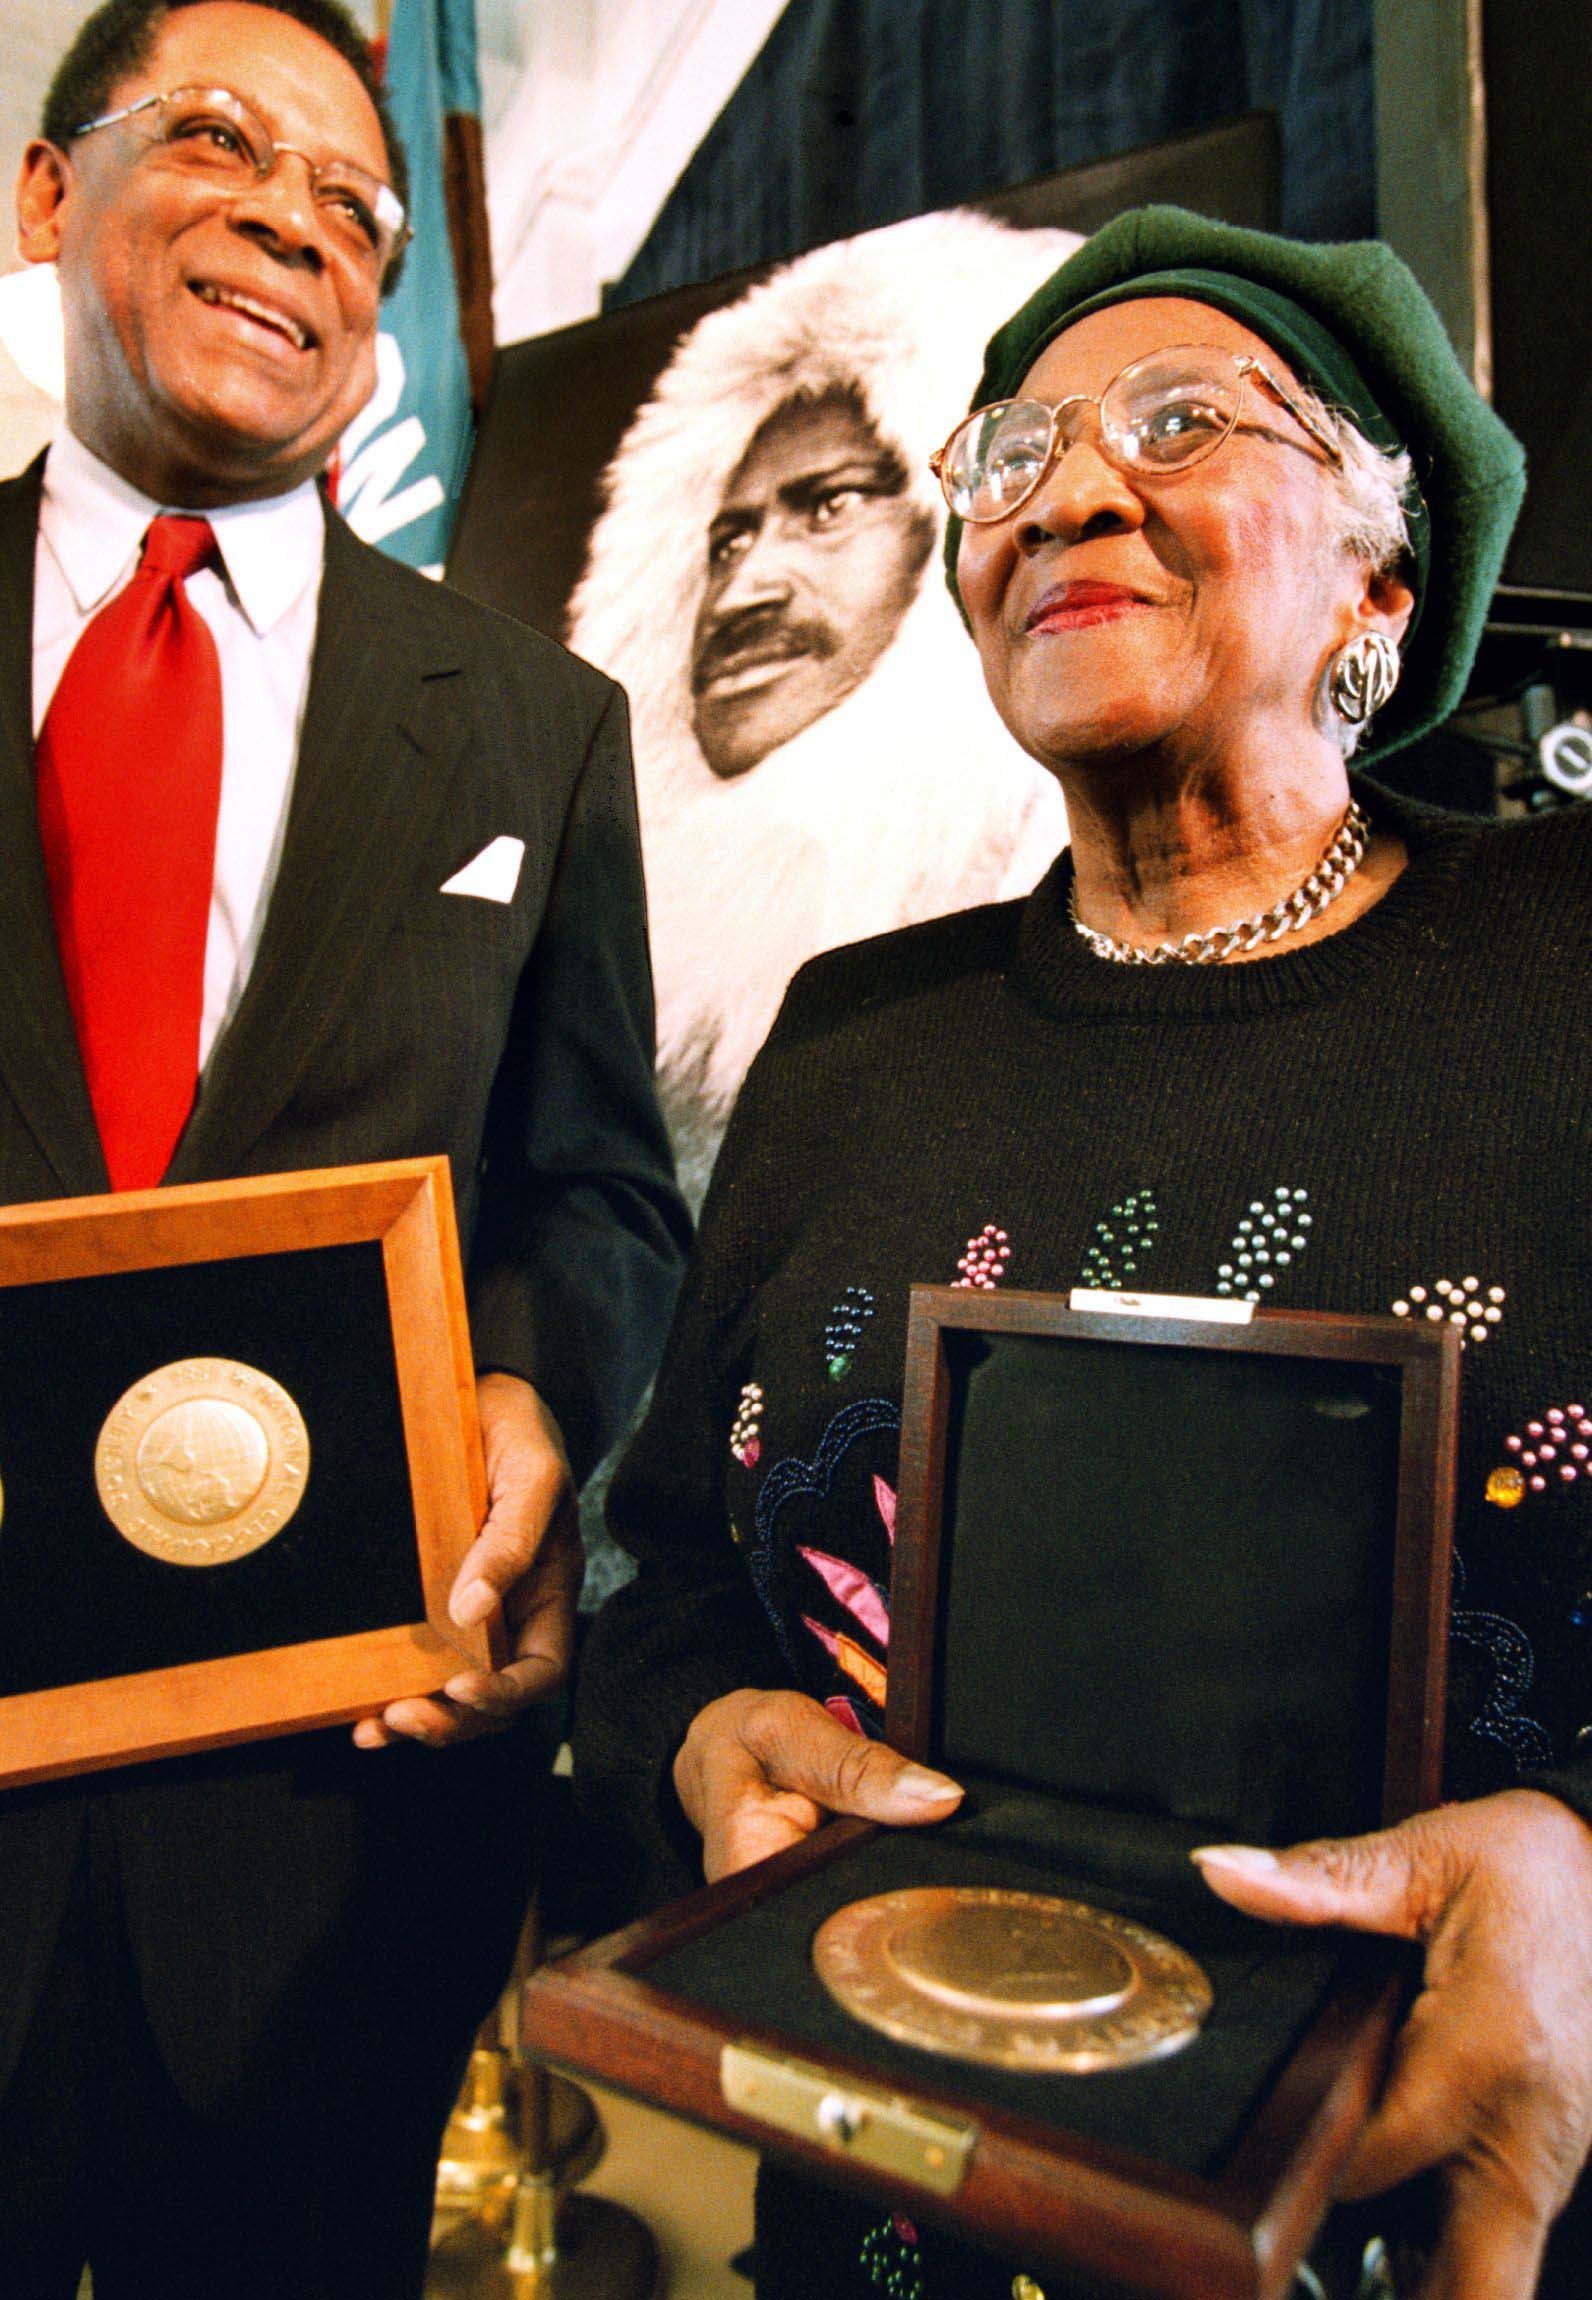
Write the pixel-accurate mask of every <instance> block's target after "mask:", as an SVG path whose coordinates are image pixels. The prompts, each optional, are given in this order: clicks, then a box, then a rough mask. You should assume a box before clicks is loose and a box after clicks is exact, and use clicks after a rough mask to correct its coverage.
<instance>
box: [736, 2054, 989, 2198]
mask: <svg viewBox="0 0 1592 2300" xmlns="http://www.w3.org/2000/svg"><path fill="white" fill-rule="evenodd" d="M719 2084H720V2087H721V2089H722V2091H723V2094H724V2098H725V2100H726V2102H727V2103H728V2105H729V2106H730V2107H731V2108H734V2109H738V2110H739V2111H740V2113H741V2114H742V2115H743V2116H754V2117H756V2118H758V2119H759V2121H760V2122H761V2123H763V2124H771V2125H773V2126H774V2128H775V2130H776V2131H778V2132H788V2133H790V2134H792V2135H793V2136H794V2137H795V2138H796V2139H797V2140H810V2141H815V2142H816V2143H817V2144H818V2146H819V2147H821V2148H827V2149H830V2150H832V2151H833V2152H834V2154H835V2155H837V2156H846V2157H850V2158H851V2159H852V2161H853V2162H854V2163H857V2164H866V2165H869V2166H871V2167H872V2168H873V2170H874V2171H876V2172H890V2173H894V2174H895V2176H896V2177H897V2179H900V2180H910V2181H912V2182H913V2183H914V2185H915V2186H917V2187H919V2188H927V2189H929V2190H930V2191H931V2192H932V2193H933V2194H934V2195H936V2196H950V2195H952V2194H953V2193H954V2192H955V2190H956V2189H957V2188H959V2187H960V2186H961V2182H962V2175H963V2173H964V2172H965V2171H966V2170H967V2160H968V2158H969V2156H970V2155H971V2154H972V2152H973V2143H974V2141H975V2140H976V2139H977V2138H978V2127H977V2126H976V2125H973V2124H965V2123H963V2122H962V2121H961V2120H960V2119H959V2118H956V2117H950V2116H940V2115H936V2114H934V2113H932V2112H931V2111H930V2110H928V2109H925V2108H920V2107H918V2105H917V2104H916V2103H915V2102H914V2101H910V2100H903V2099H902V2097H901V2095H900V2094H899V2093H892V2092H874V2091H873V2090H871V2089H870V2088H869V2087H867V2086H863V2085H856V2084H843V2083H840V2082H837V2080H836V2078H835V2077H834V2076H833V2075H832V2074H831V2072H830V2071H829V2070H827V2069H823V2068H816V2067H814V2066H813V2064H812V2063H811V2062H810V2061H805V2060H788V2059H786V2058H785V2057H784V2056H783V2055H782V2054H779V2053H773V2052H764V2051H762V2050H760V2049H759V2048H758V2047H757V2046H756V2045H750V2044H727V2045H726V2046H725V2047H724V2050H723V2052H722V2053H721V2054H720V2056H719Z"/></svg>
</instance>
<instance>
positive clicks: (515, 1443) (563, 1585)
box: [354, 1374, 582, 1749]
mask: <svg viewBox="0 0 1592 2300" xmlns="http://www.w3.org/2000/svg"><path fill="white" fill-rule="evenodd" d="M475 1397H476V1411H477V1412H478V1413H479V1415H480V1417H481V1443H482V1446H483V1448H484V1450H485V1453H486V1490H487V1516H486V1523H485V1525H484V1526H483V1527H482V1528H481V1531H480V1533H479V1535H478V1536H477V1538H476V1540H475V1542H474V1544H473V1545H472V1547H471V1549H470V1552H469V1555H468V1556H467V1557H466V1558H465V1561H464V1563H463V1564H462V1565H461V1566H460V1568H459V1572H458V1577H457V1579H456V1580H455V1582H454V1585H453V1595H452V1598H451V1600H450V1601H449V1611H450V1612H451V1613H452V1615H453V1618H454V1620H455V1621H456V1622H458V1624H459V1626H460V1627H461V1628H465V1627H468V1626H470V1625H473V1624H474V1623H476V1622H479V1621H485V1620H487V1619H488V1618H489V1616H490V1615H491V1614H492V1613H494V1612H495V1611H496V1610H497V1609H498V1608H499V1607H500V1606H501V1608H502V1611H503V1616H504V1619H505V1622H506V1623H507V1626H508V1628H509V1630H510V1632H511V1634H512V1638H513V1656H512V1658H511V1660H510V1661H509V1662H508V1663H507V1664H506V1665H505V1666H504V1667H503V1668H502V1669H500V1670H498V1671H497V1672H496V1673H495V1674H493V1675H486V1674H484V1673H482V1672H481V1671H479V1670H469V1671H466V1672H464V1673H463V1674H461V1675H460V1676H458V1677H451V1678H450V1679H449V1680H448V1683H447V1686H446V1687H445V1689H444V1691H443V1693H441V1694H438V1695H436V1696H434V1697H433V1698H431V1699H419V1698H414V1699H410V1700H407V1701H394V1702H392V1703H390V1704H389V1706H388V1707H387V1708H386V1709H384V1710H383V1711H382V1714H381V1715H380V1716H379V1717H366V1718H363V1719H362V1720H361V1721H360V1723H359V1724H358V1725H356V1726H355V1727H354V1739H355V1741H356V1742H357V1743H358V1745H359V1746H360V1748H361V1749H382V1748H385V1747H386V1746H387V1744H388V1743H389V1742H390V1741H392V1740H393V1739H395V1738H396V1737H397V1736H398V1735H400V1734H401V1735H405V1736H407V1737H408V1738H409V1739H410V1740H414V1741H425V1742H429V1743H431V1744H432V1745H434V1746H437V1747H440V1746H442V1745H443V1744H444V1743H445V1742H450V1741H468V1740H471V1739H473V1737H474V1736H475V1735H476V1734H477V1733H490V1732H494V1731H496V1730H497V1729H498V1728H499V1727H501V1726H503V1725H506V1724H508V1722H509V1721H510V1719H511V1718H513V1717H514V1716H516V1715H517V1714H518V1712H519V1711H520V1710H521V1709H524V1708H525V1707H527V1706H528V1704H529V1703H531V1702H532V1701H540V1700H541V1699H542V1697H543V1695H544V1694H548V1693H551V1692H553V1691H554V1690H555V1689H556V1688H557V1687H558V1686H559V1685H561V1684H562V1683H563V1681H564V1678H565V1677H566V1675H567V1674H568V1671H569V1659H570V1651H571V1647H572V1645H573V1642H574V1632H575V1600H576V1598H577V1597H578V1596H579V1594H580V1581H581V1566H582V1559H581V1546H580V1527H579V1524H578V1521H577V1518H576V1514H575V1496H574V1489H573V1487H572V1486H571V1484H570V1476H569V1463H568V1461H567V1459H566V1458H565V1454H564V1441H563V1439H562V1438H561V1437H560V1435H559V1432H558V1425H557V1423H556V1422H555V1421H554V1419H553V1417H552V1415H551V1414H550V1413H549V1412H548V1410H547V1408H546V1406H544V1405H543V1403H542V1401H541V1399H540V1398H539V1397H538V1396H537V1394H536V1392H535V1390H533V1389H532V1387H531V1385H530V1383H529V1382H524V1381H521V1380H520V1379H519V1377H518V1376H517V1375H515V1374H483V1375H482V1376H481V1377H480V1379H479V1381H478V1382H477V1383H476V1391H475Z"/></svg>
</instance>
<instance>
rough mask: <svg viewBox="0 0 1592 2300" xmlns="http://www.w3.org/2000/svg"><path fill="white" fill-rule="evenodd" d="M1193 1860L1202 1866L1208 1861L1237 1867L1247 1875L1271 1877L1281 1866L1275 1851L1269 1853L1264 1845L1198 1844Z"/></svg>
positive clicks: (1229, 1867) (1220, 1867)
mask: <svg viewBox="0 0 1592 2300" xmlns="http://www.w3.org/2000/svg"><path fill="white" fill-rule="evenodd" d="M1189 1859H1190V1860H1191V1861H1198V1862H1199V1864H1200V1866H1201V1868H1203V1867H1204V1866H1205V1865H1206V1863H1207V1862H1209V1863H1210V1864H1211V1866H1212V1867H1213V1868H1218V1869H1237V1870H1238V1871H1239V1873H1240V1875H1242V1876H1246V1877H1269V1876H1270V1875H1271V1874H1272V1872H1273V1871H1274V1870H1275V1869H1277V1868H1279V1867H1280V1866H1281V1864H1280V1862H1279V1861H1278V1859H1277V1856H1276V1854H1275V1853H1268V1852H1267V1850H1266V1848H1265V1846H1264V1845H1198V1846H1196V1847H1195V1849H1194V1851H1193V1852H1192V1853H1190V1855H1189Z"/></svg>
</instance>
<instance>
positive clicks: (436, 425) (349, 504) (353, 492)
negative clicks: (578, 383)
mask: <svg viewBox="0 0 1592 2300" xmlns="http://www.w3.org/2000/svg"><path fill="white" fill-rule="evenodd" d="M386 89H387V99H388V103H389V105H390V107H391V111H392V117H393V123H394V125H395V127H396V128H397V131H398V134H399V136H400V137H401V138H402V140H403V145H404V150H405V152H406V153H407V155H408V160H409V221H410V224H411V226H412V227H413V230H414V235H415V236H414V238H413V240H412V241H411V243H410V245H409V248H408V251H407V253H406V254H405V257H404V262H403V274H402V277H401V279H400V280H399V283H398V286H397V288H396V289H395V290H394V291H393V292H392V294H390V295H389V296H388V298H387V300H386V301H385V303H384V304H383V306H382V316H381V332H380V335H379V337H378V340H377V346H376V359H377V382H376V391H375V396H374V397H373V398H372V400H371V402H370V405H369V406H368V407H367V408H366V409H365V410H364V412H363V414H361V415H360V416H359V418H358V419H357V421H356V422H355V423H353V424H352V425H351V426H350V428H349V430H348V432H347V433H346V434H345V436H344V440H343V447H342V460H341V466H340V473H339V478H338V489H337V497H338V504H339V506H340V508H341V510H342V511H343V514H344V516H345V517H346V518H347V520H348V522H349V524H350V526H351V527H352V528H353V529H354V531H355V533H356V534H359V535H362V536H363V537H364V539H365V541H366V542H367V543H374V544H377V545H378V546H379V547H380V548H381V549H382V550H383V551H386V552H387V553H388V554H389V555H390V556H391V557H393V558H395V559H402V560H405V561H407V563H408V564H409V565H410V566H411V567H420V568H423V569H424V570H425V571H426V572H427V573H428V574H434V575H440V574H441V572H442V566H443V562H444V560H445V558H446V556H447V549H448V538H449V536H450V534H451V532H452V528H453V520H454V514H455V512H456V510H457V507H458V499H459V492H460V489H461V488H462V487H463V485H464V476H465V472H466V470H467V469H468V467H469V461H470V448H471V444H472V441H473V438H474V415H473V410H472V405H471V376H470V364H469V361H468V359H467V357H466V353H465V345H464V336H463V332H462V304H461V296H460V289H459V281H458V276H457V268H456V257H455V248H456V244H457V243H458V239H459V234H460V231H461V228H462V229H463V230H464V231H465V232H466V233H468V232H470V231H471V230H472V229H475V230H478V231H479V232H480V236H481V238H482V241H483V245H484V224H485V203H484V199H483V198H481V196H480V189H481V187H480V170H479V154H480V111H481V91H480V80H479V77H478V74H477V69H476V42H475V0H395V5H394V8H393V16H392V30H391V33H390V35H389V38H388V42H387V68H386ZM461 131H462V132H463V137H464V139H465V140H466V149H465V154H464V157H465V160H466V165H465V167H464V168H463V170H461V166H460V138H461ZM472 153H473V155H474V159H475V167H474V170H473V176H474V181H473V184H472V183H471V182H470V181H469V178H470V173H471V171H470V170H469V167H468V157H469V155H470V154H472ZM450 158H451V159H452V161H453V166H452V168H451V171H450V165H449V162H450ZM450 172H451V175H452V178H453V182H454V184H455V187H456V188H457V187H458V186H459V185H460V184H461V183H464V184H465V186H466V205H467V206H473V208H474V209H475V210H476V211H477V213H476V214H475V215H473V216H472V215H466V216H464V217H462V218H461V217H459V216H454V217H451V218H450V214H449V178H450ZM470 191H473V192H474V194H475V195H476V196H475V198H474V199H473V201H471V200H470V199H469V197H468V194H469V192H470ZM472 268H474V269H475V270H476V271H477V274H478V279H479V273H480V265H479V264H477V265H476V266H474V267H472ZM487 292H488V295H489V294H490V283H489V280H488V284H487ZM488 324H489V323H488Z"/></svg>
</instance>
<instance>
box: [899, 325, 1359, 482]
mask: <svg viewBox="0 0 1592 2300" xmlns="http://www.w3.org/2000/svg"><path fill="white" fill-rule="evenodd" d="M1250 377H1253V378H1254V380H1255V382H1256V383H1257V384H1259V385H1260V386H1261V387H1262V388H1263V389H1265V390H1266V391H1269V392H1270V393H1271V395H1272V397H1273V398H1274V399H1275V400H1277V401H1279V402H1280V404H1281V405H1282V406H1283V407H1285V408H1286V409H1287V410H1288V413H1289V414H1290V415H1291V416H1292V417H1293V418H1294V420H1295V422H1296V423H1298V424H1299V425H1300V426H1301V427H1302V428H1303V429H1304V430H1305V431H1307V432H1308V433H1309V435H1310V437H1311V438H1312V439H1313V440H1314V441H1315V443H1316V445H1317V446H1318V447H1319V448H1320V449H1321V451H1322V453H1323V454H1324V455H1325V456H1326V457H1327V459H1328V460H1329V462H1332V463H1341V462H1342V460H1343V458H1342V456H1341V455H1340V454H1339V452H1338V448H1337V446H1336V443H1335V442H1334V441H1333V439H1332V438H1331V437H1330V435H1329V434H1328V433H1327V431H1326V430H1325V429H1324V428H1323V426H1322V425H1321V423H1320V422H1319V421H1318V420H1317V418H1316V417H1314V416H1312V415H1311V414H1310V413H1309V412H1308V411H1307V410H1306V409H1305V408H1304V407H1302V406H1301V405H1300V404H1299V401H1298V400H1297V399H1295V398H1294V396H1293V395H1292V393H1291V392H1289V391H1287V390H1286V389H1285V388H1284V386H1283V385H1282V384H1280V383H1279V382H1278V380H1277V378H1276V377H1275V376H1274V375H1273V374H1272V373H1271V372H1270V370H1269V369H1268V368H1266V367H1263V366H1262V364H1261V363H1260V361H1259V360H1258V359H1251V358H1249V357H1248V355H1247V354H1245V355H1240V354H1239V353H1236V352H1228V351H1223V350H1221V349H1220V348H1219V347H1218V346H1217V345H1214V344H1196V345H1189V346H1184V347H1178V348H1174V349H1172V350H1169V351H1152V352H1150V353H1148V354H1147V355H1146V356H1145V357H1144V358H1142V359H1136V360H1133V361H1132V362H1131V363H1130V364H1129V365H1128V366H1127V367H1125V368H1123V370H1122V371H1121V373H1120V374H1119V375H1115V376H1113V377H1112V379H1111V381H1110V382H1109V383H1108V384H1107V385H1106V387H1105V390H1104V391H1102V392H1101V393H1099V394H1098V396H1095V395H1092V394H1089V393H1085V392H1074V393H1072V394H1071V395H1070V396H1069V397H1068V398H1066V399H1063V400H1061V401H1059V402H1058V404H1057V405H1056V406H1054V407H1051V406H1049V405H1048V404H1047V403H1046V402H1045V401H1044V400H1042V399H999V400H996V401H995V403H994V404H993V406H990V407H979V408H975V409H974V410H973V413H972V414H971V415H969V416H966V417H964V419H963V421H962V422H960V423H959V424H958V425H957V427H956V429H955V430H954V431H953V432H952V434H951V436H950V438H949V439H948V440H947V441H946V443H945V445H944V446H943V447H941V448H938V449H936V451H935V453H934V454H933V455H931V456H930V457H929V468H930V470H931V471H933V473H934V475H935V477H936V478H937V479H938V480H939V482H940V485H941V487H942V488H943V489H944V491H945V500H946V502H947V503H948V504H949V505H950V507H951V509H952V510H953V511H954V512H955V513H956V515H957V517H958V518H959V519H965V520H967V521H968V522H969V523H970V524H972V525H973V526H980V525H983V524H986V523H988V522H989V521H991V520H996V519H1005V518H1006V517H1008V516H1009V514H1010V513H1012V512H1013V511H1015V510H1016V509H1017V508H1018V506H1019V505H1020V504H1022V503H1026V502H1027V500H1028V498H1029V496H1030V495H1032V494H1033V492H1034V490H1035V488H1037V487H1038V485H1039V484H1040V482H1041V480H1042V479H1043V478H1044V476H1045V474H1046V472H1047V471H1048V470H1049V469H1050V466H1051V463H1052V460H1053V459H1054V458H1055V456H1056V455H1057V454H1058V453H1060V452H1061V451H1063V450H1064V449H1065V448H1066V447H1067V446H1070V445H1071V443H1072V441H1073V440H1074V439H1075V438H1076V437H1077V436H1078V431H1079V427H1080V419H1081V417H1082V414H1083V411H1084V410H1085V409H1086V408H1090V407H1096V408H1098V409H1099V411H1100V426H1099V429H1100V452H1101V453H1102V455H1104V456H1105V458H1106V460H1107V462H1109V463H1111V464H1114V465H1115V467H1116V468H1117V470H1119V471H1122V472H1125V473H1126V474H1127V475H1128V476H1129V477H1130V478H1144V479H1164V478H1167V477H1169V476H1170V475H1171V474H1173V473H1175V472H1179V471H1187V470H1188V469H1189V468H1190V467H1191V466H1192V465H1194V464H1196V463H1202V462H1203V461H1204V460H1205V458H1206V456H1208V455H1214V454H1215V453H1216V450H1217V449H1218V448H1219V447H1220V446H1221V445H1222V443H1223V442H1224V441H1225V440H1227V439H1229V438H1231V436H1232V434H1233V433H1234V431H1236V430H1237V429H1238V428H1239V415H1240V413H1241V411H1242V408H1243V404H1244V385H1245V383H1246V381H1247V380H1248V379H1249V378H1250Z"/></svg>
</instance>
